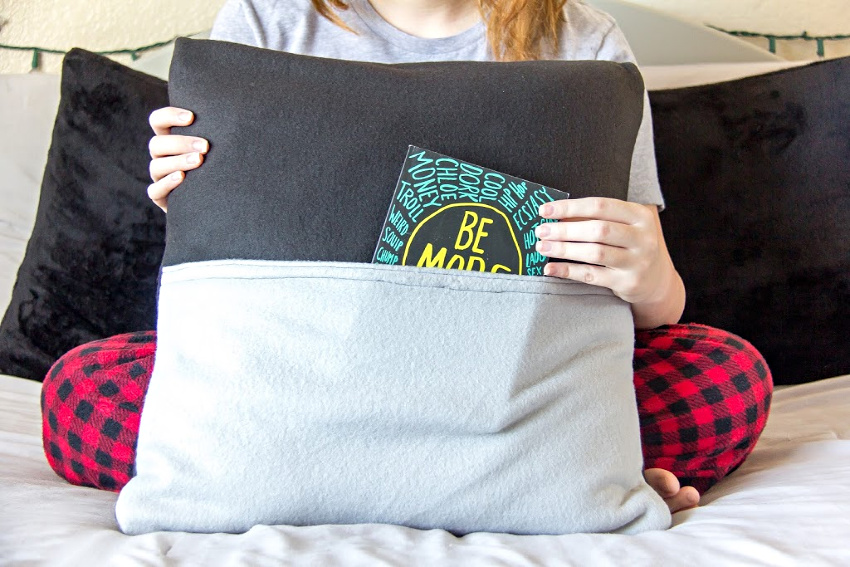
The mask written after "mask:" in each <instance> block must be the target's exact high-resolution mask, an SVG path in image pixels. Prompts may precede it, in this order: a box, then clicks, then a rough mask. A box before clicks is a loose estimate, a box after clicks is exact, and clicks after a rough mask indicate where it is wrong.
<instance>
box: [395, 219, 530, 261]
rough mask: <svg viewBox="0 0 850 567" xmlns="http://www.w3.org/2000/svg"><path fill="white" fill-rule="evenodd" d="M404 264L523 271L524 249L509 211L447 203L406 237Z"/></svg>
mask: <svg viewBox="0 0 850 567" xmlns="http://www.w3.org/2000/svg"><path fill="white" fill-rule="evenodd" d="M401 263H402V265H404V266H417V267H420V268H423V267H424V268H447V269H455V270H468V271H474V272H491V273H504V274H522V273H523V271H522V269H523V266H522V250H521V248H520V245H519V241H518V240H517V237H516V233H515V232H514V229H513V226H512V225H511V222H510V220H509V219H508V217H507V215H506V214H505V213H504V212H502V211H500V210H499V209H497V208H496V207H493V206H491V205H488V204H485V203H454V204H450V205H445V206H443V207H441V208H439V209H438V210H437V211H435V212H433V213H431V214H430V215H428V216H427V217H426V218H425V219H423V220H422V221H421V222H420V223H419V224H418V225H416V229H415V230H414V231H413V234H411V235H410V238H409V239H408V241H407V245H406V246H405V248H404V255H403V257H402V261H401Z"/></svg>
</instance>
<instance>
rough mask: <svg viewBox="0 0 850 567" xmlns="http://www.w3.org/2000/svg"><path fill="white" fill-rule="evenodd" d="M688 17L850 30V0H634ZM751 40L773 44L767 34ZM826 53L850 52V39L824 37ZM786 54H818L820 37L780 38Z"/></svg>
mask: <svg viewBox="0 0 850 567" xmlns="http://www.w3.org/2000/svg"><path fill="white" fill-rule="evenodd" d="M629 1H631V2H632V3H634V4H641V5H643V6H647V7H650V8H655V9H658V10H661V11H662V12H667V13H669V14H673V15H676V16H680V17H682V18H686V19H689V20H693V21H697V22H702V23H705V24H711V25H713V26H716V27H719V28H722V29H725V30H736V31H750V32H757V33H761V34H770V35H802V33H803V32H807V33H808V34H809V35H810V36H827V35H850V0H629ZM747 41H749V42H751V43H753V44H754V45H758V46H760V47H764V48H765V49H767V46H768V41H767V40H765V39H756V38H753V39H748V40H747ZM824 49H825V55H826V57H839V56H845V55H850V40H841V41H828V42H825V43H824ZM776 53H777V55H779V56H780V57H784V58H786V59H816V58H817V45H816V42H814V41H806V40H793V41H792V40H780V41H777V43H776Z"/></svg>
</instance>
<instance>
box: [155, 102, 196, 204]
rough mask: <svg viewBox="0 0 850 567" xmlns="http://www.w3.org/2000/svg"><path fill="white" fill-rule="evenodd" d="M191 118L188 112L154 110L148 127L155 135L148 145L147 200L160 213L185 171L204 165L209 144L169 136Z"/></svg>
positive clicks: (165, 109) (189, 137) (194, 139)
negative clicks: (174, 127)
mask: <svg viewBox="0 0 850 567" xmlns="http://www.w3.org/2000/svg"><path fill="white" fill-rule="evenodd" d="M194 119H195V116H194V115H193V114H192V113H191V112H189V111H188V110H184V109H182V108H174V107H173V106H169V107H166V108H160V109H159V110H154V111H153V112H152V113H151V115H150V119H149V122H150V125H151V128H153V133H154V134H155V135H154V137H153V138H151V141H150V144H149V145H148V147H149V149H150V153H151V158H152V159H151V164H150V175H151V180H153V183H151V184H150V185H149V186H148V196H149V197H150V198H151V200H153V202H154V203H155V204H156V205H157V206H158V207H159V208H160V209H162V210H163V211H167V210H168V195H169V194H170V193H171V192H172V191H173V190H174V188H175V187H177V186H178V185H180V183H182V182H183V178H184V177H185V173H184V172H186V171H189V170H191V169H195V168H196V167H198V166H200V165H201V163H203V161H204V155H205V154H206V153H207V152H208V151H209V149H210V144H209V142H207V141H206V140H205V139H203V138H197V137H194V136H178V135H172V134H171V128H172V127H173V126H188V125H189V124H191V123H192V121H193V120H194Z"/></svg>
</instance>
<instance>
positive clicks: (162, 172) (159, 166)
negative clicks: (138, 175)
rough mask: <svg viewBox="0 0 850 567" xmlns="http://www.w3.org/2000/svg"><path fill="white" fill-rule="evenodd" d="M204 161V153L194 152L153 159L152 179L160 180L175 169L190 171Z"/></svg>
mask: <svg viewBox="0 0 850 567" xmlns="http://www.w3.org/2000/svg"><path fill="white" fill-rule="evenodd" d="M203 162H204V154H199V153H193V154H184V155H180V156H170V157H163V158H156V159H153V160H151V164H150V168H149V170H150V174H151V180H153V181H154V182H156V181H159V180H160V179H162V178H163V177H165V176H167V175H171V174H172V173H174V172H175V171H189V170H192V169H195V168H197V167H198V166H200V165H201V164H202V163H203Z"/></svg>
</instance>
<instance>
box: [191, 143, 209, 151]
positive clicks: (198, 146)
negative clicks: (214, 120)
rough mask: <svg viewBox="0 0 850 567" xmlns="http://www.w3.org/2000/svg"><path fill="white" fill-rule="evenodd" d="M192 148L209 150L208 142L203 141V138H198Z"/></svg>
mask: <svg viewBox="0 0 850 567" xmlns="http://www.w3.org/2000/svg"><path fill="white" fill-rule="evenodd" d="M192 149H194V150H196V151H199V152H202V153H203V152H205V151H207V143H206V142H202V141H201V140H196V141H195V142H193V143H192Z"/></svg>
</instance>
